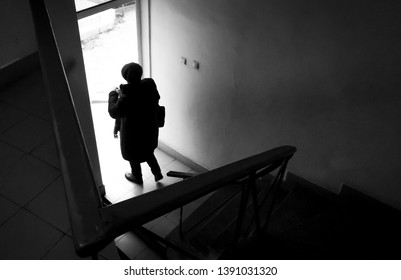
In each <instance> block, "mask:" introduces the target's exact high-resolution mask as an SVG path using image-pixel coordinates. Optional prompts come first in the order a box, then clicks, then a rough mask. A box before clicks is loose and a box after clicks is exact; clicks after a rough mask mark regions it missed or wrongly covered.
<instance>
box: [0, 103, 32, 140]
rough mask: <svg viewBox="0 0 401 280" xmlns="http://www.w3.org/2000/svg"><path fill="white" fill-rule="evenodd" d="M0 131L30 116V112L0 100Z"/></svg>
mask: <svg viewBox="0 0 401 280" xmlns="http://www.w3.org/2000/svg"><path fill="white" fill-rule="evenodd" d="M0 112H1V114H0V133H2V132H3V131H5V130H6V129H8V128H10V127H11V126H13V125H14V124H16V123H17V122H19V121H21V120H22V119H24V118H26V117H27V116H28V113H26V112H24V111H21V110H20V109H18V108H16V107H14V106H12V105H10V104H7V103H6V102H4V101H0Z"/></svg>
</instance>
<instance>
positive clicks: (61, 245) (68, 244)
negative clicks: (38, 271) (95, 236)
mask: <svg viewBox="0 0 401 280" xmlns="http://www.w3.org/2000/svg"><path fill="white" fill-rule="evenodd" d="M42 259H43V260H84V259H83V258H81V257H79V256H78V255H77V254H76V253H75V250H74V243H73V240H72V238H71V237H70V236H68V235H64V236H63V237H62V238H61V240H59V241H58V242H57V244H56V245H55V246H54V247H53V248H52V249H51V250H50V251H49V252H47V254H46V255H45V256H44V257H42ZM86 259H88V260H89V259H90V258H86Z"/></svg>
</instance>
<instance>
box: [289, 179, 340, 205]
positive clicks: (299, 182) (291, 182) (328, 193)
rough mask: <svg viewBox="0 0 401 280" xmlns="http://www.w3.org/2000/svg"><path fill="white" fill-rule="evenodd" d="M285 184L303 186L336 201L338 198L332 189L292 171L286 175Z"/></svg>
mask: <svg viewBox="0 0 401 280" xmlns="http://www.w3.org/2000/svg"><path fill="white" fill-rule="evenodd" d="M285 185H288V186H289V187H302V188H304V189H307V190H309V191H311V192H313V193H315V194H318V195H321V196H322V197H324V198H327V199H330V200H332V201H335V200H337V198H338V195H337V194H336V193H334V192H331V191H330V190H328V189H325V188H323V187H321V186H319V185H316V184H314V183H311V182H309V181H308V180H306V179H304V178H302V177H300V176H298V175H295V174H294V173H291V172H287V175H286V177H285Z"/></svg>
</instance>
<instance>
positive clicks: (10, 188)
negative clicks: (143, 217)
mask: <svg viewBox="0 0 401 280" xmlns="http://www.w3.org/2000/svg"><path fill="white" fill-rule="evenodd" d="M106 105H107V104H105V103H96V104H93V105H92V106H93V115H94V124H95V131H96V136H97V141H98V149H99V158H100V162H101V169H102V175H103V176H102V177H103V181H104V184H105V186H106V193H107V198H108V199H109V200H110V201H111V202H113V203H116V202H118V201H121V200H125V199H128V198H130V197H133V196H137V195H140V194H142V193H145V192H148V191H153V190H155V189H158V188H161V187H165V186H167V185H169V184H171V183H174V182H176V181H177V180H176V179H173V178H168V177H166V176H165V178H164V179H163V180H162V181H160V182H158V183H155V182H154V180H153V176H152V175H151V172H150V170H149V168H148V167H147V166H143V173H144V185H143V186H139V185H135V184H133V183H131V182H128V181H127V180H125V178H124V173H125V172H126V171H129V164H128V162H126V161H124V160H123V159H122V158H121V155H120V152H119V141H118V140H117V139H114V138H113V134H112V129H113V120H112V119H110V118H109V117H108V115H107V106H106ZM156 157H157V158H158V160H159V163H160V166H161V167H162V171H163V173H164V174H165V173H166V172H167V171H169V170H178V171H190V168H189V167H187V166H185V165H183V164H182V163H180V162H178V161H177V160H175V159H174V158H172V157H171V156H169V155H167V154H165V153H163V152H162V151H160V150H156ZM194 205H195V204H194ZM194 205H193V206H189V207H188V208H189V211H187V213H189V212H190V208H191V207H192V208H194V207H196V206H194ZM176 225H177V211H174V212H172V213H170V214H168V215H166V216H164V217H160V218H158V219H156V220H155V221H152V222H150V223H148V224H147V225H146V226H147V227H148V228H150V229H152V230H153V231H154V232H157V233H159V234H161V235H165V234H166V233H167V232H169V230H170V229H172V228H174V227H175V226H176ZM116 243H118V245H119V247H121V248H123V249H124V251H125V253H126V254H127V255H128V256H129V257H131V258H133V259H157V258H158V256H157V255H156V254H155V253H154V252H152V250H150V249H149V248H148V247H147V246H146V245H145V244H144V243H143V242H142V241H141V240H139V239H138V238H137V237H136V236H134V235H133V234H132V233H127V234H125V235H123V236H120V237H119V238H117V239H116ZM99 255H100V258H101V259H118V258H119V256H118V254H117V250H116V247H115V244H110V245H109V246H108V247H107V248H105V249H104V250H103V251H102V252H100V254H99ZM0 259H79V258H78V257H77V256H76V255H75V252H74V249H73V244H72V236H71V231H70V225H69V220H68V213H67V209H66V202H65V197H64V190H63V182H62V177H61V173H60V169H59V163H58V158H57V153H56V145H55V141H54V138H53V131H52V125H51V121H50V114H49V110H48V105H47V100H46V96H45V90H44V85H43V82H42V79H41V73H40V71H38V72H35V73H32V74H31V75H29V76H27V77H26V78H24V79H22V80H21V81H20V82H19V83H17V84H14V85H12V86H10V87H8V88H6V89H3V90H2V91H1V92H0Z"/></svg>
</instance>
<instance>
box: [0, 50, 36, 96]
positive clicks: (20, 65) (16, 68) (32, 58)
mask: <svg viewBox="0 0 401 280" xmlns="http://www.w3.org/2000/svg"><path fill="white" fill-rule="evenodd" d="M38 68H40V62H39V55H38V53H37V52H34V53H32V54H30V55H27V56H25V57H23V58H20V59H17V60H15V61H12V62H10V63H9V64H7V65H4V66H2V67H1V68H0V90H2V89H3V88H6V87H8V86H9V85H11V84H13V83H14V82H16V81H18V80H20V79H21V78H23V77H25V76H27V75H29V74H30V73H32V72H34V71H35V70H37V69H38Z"/></svg>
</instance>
